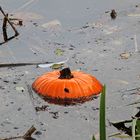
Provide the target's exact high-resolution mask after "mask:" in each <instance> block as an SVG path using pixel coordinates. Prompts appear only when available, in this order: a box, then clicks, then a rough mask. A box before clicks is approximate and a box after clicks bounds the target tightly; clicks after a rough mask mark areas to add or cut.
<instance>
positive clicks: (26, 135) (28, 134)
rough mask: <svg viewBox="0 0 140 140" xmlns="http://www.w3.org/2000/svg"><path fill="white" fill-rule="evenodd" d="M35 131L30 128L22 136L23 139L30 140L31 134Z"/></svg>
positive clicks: (33, 128)
mask: <svg viewBox="0 0 140 140" xmlns="http://www.w3.org/2000/svg"><path fill="white" fill-rule="evenodd" d="M35 131H36V128H35V127H34V126H32V127H31V128H30V129H29V130H28V131H27V132H26V133H25V134H24V136H23V138H24V139H27V138H30V137H31V136H32V134H33V133H34V132H35Z"/></svg>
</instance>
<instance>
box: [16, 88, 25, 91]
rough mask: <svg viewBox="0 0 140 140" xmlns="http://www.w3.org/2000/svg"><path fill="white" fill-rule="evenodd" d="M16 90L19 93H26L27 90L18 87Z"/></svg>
mask: <svg viewBox="0 0 140 140" xmlns="http://www.w3.org/2000/svg"><path fill="white" fill-rule="evenodd" d="M16 90H17V91H20V92H24V91H25V88H24V87H16Z"/></svg>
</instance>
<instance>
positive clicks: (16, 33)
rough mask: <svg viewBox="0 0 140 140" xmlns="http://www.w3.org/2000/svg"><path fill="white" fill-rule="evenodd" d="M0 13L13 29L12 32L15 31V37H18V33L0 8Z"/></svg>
mask: <svg viewBox="0 0 140 140" xmlns="http://www.w3.org/2000/svg"><path fill="white" fill-rule="evenodd" d="M0 11H1V13H2V14H3V15H4V17H5V18H7V22H8V23H9V24H10V25H11V27H12V28H13V30H14V31H15V36H18V35H19V33H18V31H17V30H16V28H15V27H14V26H13V24H12V23H11V21H10V20H9V19H8V17H7V16H6V14H5V13H4V11H3V9H2V7H1V6H0Z"/></svg>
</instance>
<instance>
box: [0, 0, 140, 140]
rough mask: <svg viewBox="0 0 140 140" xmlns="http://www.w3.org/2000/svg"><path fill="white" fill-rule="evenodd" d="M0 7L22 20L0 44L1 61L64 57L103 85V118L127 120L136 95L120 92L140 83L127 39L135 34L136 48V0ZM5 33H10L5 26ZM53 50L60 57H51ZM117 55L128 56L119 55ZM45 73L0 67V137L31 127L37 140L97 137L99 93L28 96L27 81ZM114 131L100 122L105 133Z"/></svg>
mask: <svg viewBox="0 0 140 140" xmlns="http://www.w3.org/2000/svg"><path fill="white" fill-rule="evenodd" d="M0 5H1V6H2V8H3V9H4V11H5V12H8V13H12V14H13V16H12V17H16V18H21V19H23V26H16V25H15V27H16V28H17V30H18V32H19V33H20V35H19V36H18V37H17V38H15V39H12V40H11V41H9V42H7V43H5V44H3V45H1V46H0V63H18V62H46V61H47V62H59V61H63V60H66V59H69V60H68V62H67V63H66V64H65V65H66V66H69V67H70V68H71V69H72V70H75V69H80V70H82V71H85V72H86V73H90V74H92V75H94V76H96V77H97V79H99V80H100V81H101V82H102V83H105V84H106V86H107V97H106V98H107V112H106V113H107V120H109V121H120V120H124V119H130V118H131V116H132V115H134V114H135V113H136V112H137V109H136V106H127V105H128V104H129V103H133V102H135V101H136V100H138V99H139V93H138V94H133V95H131V92H125V91H126V90H127V89H132V88H136V87H139V85H140V73H139V69H140V63H139V62H140V55H139V52H135V44H134V36H135V35H136V36H137V44H138V50H140V48H139V44H140V40H139V37H140V31H139V28H140V27H139V26H140V24H139V22H140V15H139V13H140V3H139V1H138V0H129V1H128V0H123V1H121V0H119V1H112V0H105V1H101V0H99V1H95V0H87V1H83V0H82V1H81V0H78V1H74V0H71V1H68V0H67V1H66V0H59V1H52V0H48V1H45V0H22V1H21V0H10V1H9V0H0ZM136 5H137V6H138V7H137V6H136ZM112 9H115V10H116V12H117V18H116V19H115V20H111V18H110V15H109V14H110V11H111V10H112ZM0 18H1V19H2V18H3V17H2V14H0ZM0 26H2V20H0ZM8 28H10V26H9V25H8ZM1 32H2V31H1ZM8 34H9V35H11V34H12V30H11V29H10V30H9V32H8ZM0 40H1V41H2V40H3V37H2V34H1V38H0ZM58 48H59V49H60V50H62V52H63V53H62V54H61V55H59V54H56V50H57V49H58ZM124 52H125V53H131V55H130V56H129V57H128V58H127V59H122V58H121V57H120V54H121V53H124ZM51 70H52V69H51V68H46V69H43V68H36V66H24V67H14V68H0V93H1V94H0V103H1V105H0V137H1V138H2V137H10V136H17V135H19V134H23V133H24V132H25V131H26V130H27V129H28V128H29V127H30V126H31V125H35V127H36V128H37V130H38V131H40V132H41V133H39V135H34V137H35V138H36V139H39V140H44V139H47V140H54V139H56V138H57V139H62V140H63V139H64V140H71V139H73V140H85V139H91V138H92V134H96V135H98V125H99V123H98V120H99V116H98V113H99V98H97V99H96V100H93V101H89V102H86V103H84V104H82V105H76V106H69V107H63V106H58V105H54V104H48V103H47V102H44V101H43V100H42V99H41V98H39V97H38V96H37V95H36V94H33V97H32V98H31V97H30V95H29V93H28V88H27V84H29V85H31V84H32V83H33V81H34V80H35V78H36V77H37V76H39V75H41V74H43V73H44V72H46V71H51ZM17 87H18V88H17ZM17 89H23V91H22V90H17ZM43 105H46V106H47V109H46V110H45V111H38V112H36V110H35V107H41V106H43ZM115 132H117V130H116V129H115V128H113V127H112V126H109V124H108V123H107V134H108V135H110V134H112V133H115ZM108 139H110V140H111V139H113V140H114V139H117V138H108Z"/></svg>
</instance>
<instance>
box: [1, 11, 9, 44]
mask: <svg viewBox="0 0 140 140" xmlns="http://www.w3.org/2000/svg"><path fill="white" fill-rule="evenodd" d="M7 18H8V14H6V16H5V17H4V19H3V26H2V30H3V39H4V41H5V42H6V41H7V40H8V36H7Z"/></svg>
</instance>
